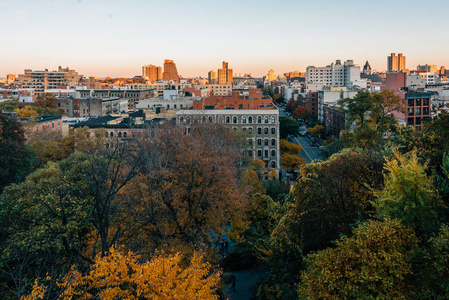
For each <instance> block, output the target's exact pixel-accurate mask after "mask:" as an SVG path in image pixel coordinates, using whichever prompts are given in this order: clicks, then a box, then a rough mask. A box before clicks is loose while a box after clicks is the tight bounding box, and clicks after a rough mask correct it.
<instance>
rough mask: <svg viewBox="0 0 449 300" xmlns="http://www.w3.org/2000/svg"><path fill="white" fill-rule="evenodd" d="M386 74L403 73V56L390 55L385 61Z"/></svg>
mask: <svg viewBox="0 0 449 300" xmlns="http://www.w3.org/2000/svg"><path fill="white" fill-rule="evenodd" d="M387 70H388V72H405V56H404V55H402V53H398V55H396V53H391V55H390V56H388V59H387Z"/></svg>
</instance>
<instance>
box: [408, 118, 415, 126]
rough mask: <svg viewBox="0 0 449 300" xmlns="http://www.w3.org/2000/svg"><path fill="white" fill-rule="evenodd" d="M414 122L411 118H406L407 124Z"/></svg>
mask: <svg viewBox="0 0 449 300" xmlns="http://www.w3.org/2000/svg"><path fill="white" fill-rule="evenodd" d="M414 124H415V123H414V122H413V118H408V119H407V125H412V126H413V125H414Z"/></svg>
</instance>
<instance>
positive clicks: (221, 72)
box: [218, 61, 233, 84]
mask: <svg viewBox="0 0 449 300" xmlns="http://www.w3.org/2000/svg"><path fill="white" fill-rule="evenodd" d="M232 81H233V77H232V69H228V63H227V62H225V61H224V62H223V68H222V69H218V84H225V83H232Z"/></svg>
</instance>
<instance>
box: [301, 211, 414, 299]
mask: <svg viewBox="0 0 449 300" xmlns="http://www.w3.org/2000/svg"><path fill="white" fill-rule="evenodd" d="M353 234H354V235H353V236H352V237H349V238H346V237H343V238H342V239H340V240H339V242H338V243H337V246H336V247H335V248H327V249H325V250H321V251H319V252H317V253H313V254H310V255H308V256H307V268H306V270H305V271H304V272H303V273H302V277H301V284H300V286H299V296H300V297H299V298H300V299H410V298H412V295H413V290H414V286H413V284H412V274H413V272H412V266H411V263H410V261H411V259H412V254H411V252H412V251H411V250H413V249H414V248H415V247H417V244H418V239H417V238H416V236H415V235H414V233H413V231H412V230H411V229H408V228H407V227H405V226H404V225H402V224H401V223H400V221H399V220H391V219H388V218H387V219H385V220H384V221H373V220H369V221H366V222H365V223H363V224H361V225H360V226H359V227H358V228H356V229H354V233H353Z"/></svg>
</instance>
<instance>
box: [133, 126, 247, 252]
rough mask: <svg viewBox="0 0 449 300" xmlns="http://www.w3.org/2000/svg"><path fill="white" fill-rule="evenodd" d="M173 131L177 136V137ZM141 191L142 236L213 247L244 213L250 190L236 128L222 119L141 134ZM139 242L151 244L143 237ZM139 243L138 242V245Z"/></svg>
mask: <svg viewBox="0 0 449 300" xmlns="http://www.w3.org/2000/svg"><path fill="white" fill-rule="evenodd" d="M173 136H177V138H176V139H174V138H173ZM139 148H140V149H141V152H140V157H142V158H143V160H144V165H143V169H142V176H139V177H138V178H137V179H138V186H136V187H138V189H136V192H138V195H141V196H139V197H141V205H142V206H143V209H145V210H146V211H147V213H146V214H145V215H144V216H143V217H142V220H141V222H142V230H143V233H142V235H143V236H146V238H147V239H149V240H151V241H152V243H153V246H155V247H159V246H162V245H168V246H169V247H173V246H176V247H181V248H182V249H185V250H186V251H189V250H192V249H194V248H196V247H200V246H201V247H204V246H206V247H208V248H210V249H214V248H216V247H218V246H219V244H220V242H221V241H223V239H222V236H223V234H224V233H226V232H227V233H229V230H230V229H231V228H233V229H236V228H237V227H238V226H232V227H229V226H228V225H229V224H231V225H232V224H234V223H235V222H238V220H239V219H240V217H239V216H240V215H241V213H243V210H244V208H245V207H246V205H247V196H246V195H245V193H244V190H243V189H242V188H241V186H240V185H239V179H240V177H241V175H242V173H241V172H242V171H241V168H240V166H241V164H242V155H241V153H242V151H241V148H240V145H239V143H238V142H237V141H235V139H234V135H233V131H232V130H230V128H228V127H226V126H220V125H219V124H216V125H215V124H207V125H197V126H192V130H191V133H190V134H184V130H183V128H179V127H171V126H168V127H158V128H155V129H154V130H152V131H151V132H149V134H148V135H147V137H146V138H145V139H143V143H142V145H140V146H139ZM135 247H147V245H146V243H145V242H144V240H142V244H141V245H138V244H136V245H135ZM136 249H137V248H136Z"/></svg>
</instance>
